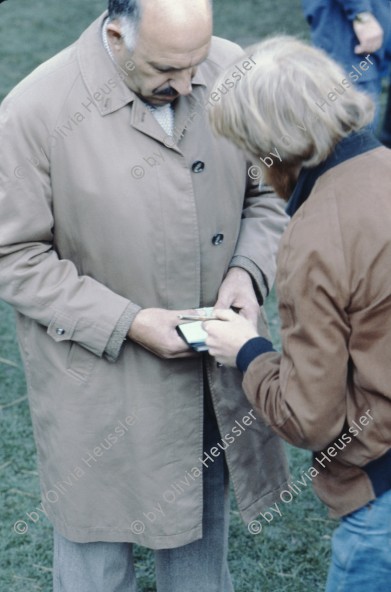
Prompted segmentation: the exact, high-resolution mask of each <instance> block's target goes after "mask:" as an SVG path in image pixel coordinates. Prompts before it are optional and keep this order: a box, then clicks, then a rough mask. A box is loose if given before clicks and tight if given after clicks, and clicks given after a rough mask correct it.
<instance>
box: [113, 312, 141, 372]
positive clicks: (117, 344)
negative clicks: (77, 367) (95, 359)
mask: <svg viewBox="0 0 391 592" xmlns="http://www.w3.org/2000/svg"><path fill="white" fill-rule="evenodd" d="M140 310H141V307H140V306H137V305H136V304H132V303H129V305H128V306H127V307H126V308H125V310H124V312H123V313H122V315H121V316H120V318H119V321H118V323H117V325H116V326H115V329H114V331H113V332H112V334H111V337H110V339H109V341H108V343H107V345H106V349H105V352H104V355H105V358H106V359H107V360H108V361H109V362H116V361H117V359H118V357H119V355H120V353H121V349H122V346H123V344H124V342H125V341H126V337H127V335H128V333H129V329H130V327H131V326H132V323H133V321H134V318H135V316H136V315H137V313H138V312H139V311H140Z"/></svg>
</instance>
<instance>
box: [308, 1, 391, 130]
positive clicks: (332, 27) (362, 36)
mask: <svg viewBox="0 0 391 592" xmlns="http://www.w3.org/2000/svg"><path fill="white" fill-rule="evenodd" d="M302 6H303V10H304V15H305V17H306V19H307V21H308V23H309V25H310V27H311V38H312V42H313V44H314V45H315V46H316V47H320V48H321V49H323V50H324V51H326V53H328V54H329V55H330V56H331V57H332V58H333V59H334V60H336V61H337V62H338V63H340V64H341V65H342V66H343V68H344V69H345V71H346V72H348V75H349V77H350V79H351V80H352V81H353V82H354V83H355V84H357V85H358V86H359V88H360V89H361V90H363V91H365V92H367V93H368V94H370V95H371V96H372V98H373V99H374V100H375V102H376V106H377V110H376V116H375V120H374V124H373V126H374V129H376V125H377V121H378V117H379V96H380V92H381V77H382V67H383V63H384V58H385V45H386V40H387V38H388V35H389V33H390V32H391V4H390V1H389V0H302ZM368 54H369V56H370V58H369V59H370V61H367V62H366V63H365V58H366V56H368ZM360 64H362V67H360Z"/></svg>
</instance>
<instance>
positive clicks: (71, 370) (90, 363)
mask: <svg viewBox="0 0 391 592" xmlns="http://www.w3.org/2000/svg"><path fill="white" fill-rule="evenodd" d="M96 362H97V357H96V355H95V354H92V353H91V352H89V351H88V350H86V349H85V348H84V347H81V346H80V345H78V344H77V343H76V342H73V343H72V344H71V347H70V350H69V353H68V359H67V367H66V371H67V374H69V375H70V376H72V377H73V378H75V379H76V380H78V381H79V382H87V380H88V379H89V377H90V376H91V373H92V371H93V369H94V366H95V364H96Z"/></svg>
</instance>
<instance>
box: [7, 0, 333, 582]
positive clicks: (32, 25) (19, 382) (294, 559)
mask: <svg viewBox="0 0 391 592" xmlns="http://www.w3.org/2000/svg"><path fill="white" fill-rule="evenodd" d="M214 4H215V15H216V18H215V21H216V22H215V30H216V34H218V35H222V36H225V37H227V38H230V39H232V40H235V41H240V42H242V43H243V44H247V43H252V42H254V41H256V40H257V39H259V38H261V37H263V36H265V35H268V34H272V33H276V32H287V33H293V34H301V35H303V36H306V35H307V30H306V25H305V23H304V20H303V18H302V15H301V12H300V1H299V0H281V1H280V2H275V1H274V0H261V1H260V0H242V1H241V2H235V1H233V0H215V3H214ZM104 7H105V2H104V1H103V0H88V1H86V0H84V2H82V3H81V2H79V0H67V2H61V1H60V0H52V1H51V2H47V1H46V0H34V2H31V0H8V1H7V2H5V3H1V4H0V55H1V62H0V99H2V98H3V97H4V96H5V95H6V94H7V92H8V91H9V90H10V89H11V88H12V87H13V86H14V85H15V84H16V83H17V82H18V81H19V80H20V79H22V78H23V77H24V76H25V75H26V74H27V73H29V72H30V71H31V70H32V69H33V68H34V67H35V66H36V65H37V64H39V63H41V62H42V61H44V60H45V59H47V58H49V57H50V56H51V55H53V54H55V53H56V52H57V51H59V50H60V49H62V48H63V47H65V46H66V45H67V44H69V43H71V42H72V41H73V40H74V39H75V38H77V36H78V35H79V34H80V32H81V31H82V30H83V29H84V28H85V27H86V26H87V25H88V24H89V22H91V21H92V20H93V19H94V18H95V17H96V16H98V15H99V14H100V12H102V11H103V9H104ZM268 309H269V316H270V320H271V325H272V329H273V334H274V339H275V341H276V343H278V321H277V317H276V307H275V301H274V299H273V298H271V299H270V301H269V303H268ZM0 358H1V359H0V420H1V432H0V433H1V436H0V478H1V480H0V529H1V537H0V589H1V590H7V592H22V591H23V592H33V591H42V592H50V590H51V583H50V582H51V527H50V524H49V523H48V521H47V519H46V518H45V517H44V516H43V515H39V518H38V519H37V518H36V516H35V515H34V514H33V513H32V512H35V511H36V508H37V506H38V505H39V483H38V476H37V470H36V454H35V447H34V442H33V436H32V428H31V421H30V416H29V409H28V403H27V399H26V387H25V381H24V374H23V369H22V366H21V361H20V358H19V354H18V349H17V345H16V339H15V331H14V321H13V313H12V311H11V309H10V308H9V307H8V306H7V305H5V304H3V303H0ZM288 452H289V456H290V462H291V469H292V478H293V479H292V480H293V482H295V481H296V479H299V478H300V477H301V475H302V473H303V471H305V470H306V469H308V468H309V467H310V466H311V464H312V463H311V458H310V455H309V453H307V452H304V451H299V450H294V449H292V448H290V447H289V448H288ZM301 487H302V489H303V491H302V492H301V493H300V494H298V495H297V497H295V498H294V499H293V500H292V501H291V502H290V503H286V504H281V506H282V508H281V509H282V511H283V515H282V516H281V517H276V518H275V519H274V520H273V522H271V523H270V524H268V525H267V524H266V523H265V522H263V530H262V532H261V533H260V534H259V535H256V536H255V535H251V534H250V533H249V532H248V531H247V529H246V527H245V525H243V524H242V522H241V521H240V519H239V516H238V512H237V510H236V508H235V506H234V504H233V507H232V523H231V536H230V551H229V559H230V565H231V570H232V574H233V579H234V583H235V589H236V592H302V591H303V590H306V591H308V592H318V591H319V592H320V591H321V590H322V589H323V585H324V582H325V578H326V571H327V563H328V560H329V544H330V533H331V531H332V529H333V527H334V523H333V522H332V521H330V520H328V519H327V516H326V511H325V509H324V508H323V507H322V506H321V504H320V502H319V501H318V500H317V499H316V498H315V496H314V495H313V493H312V492H311V490H310V488H309V487H306V488H303V486H301ZM26 512H28V513H30V515H31V516H32V518H34V519H35V520H36V522H35V523H33V521H32V519H27V518H26ZM37 515H38V514H37ZM18 520H24V521H25V522H26V524H27V523H28V526H29V530H28V532H27V533H25V534H17V533H16V532H15V531H14V529H13V525H14V524H15V522H16V521H18ZM21 528H22V529H23V528H24V527H23V524H21ZM136 564H137V571H138V576H139V585H140V592H153V591H154V585H153V563H152V559H151V554H150V553H149V552H148V551H147V550H145V549H141V548H139V549H137V553H136ZM201 592H207V591H201Z"/></svg>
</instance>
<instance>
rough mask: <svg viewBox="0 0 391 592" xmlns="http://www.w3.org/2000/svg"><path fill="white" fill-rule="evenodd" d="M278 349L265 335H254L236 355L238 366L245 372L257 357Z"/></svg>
mask: <svg viewBox="0 0 391 592" xmlns="http://www.w3.org/2000/svg"><path fill="white" fill-rule="evenodd" d="M274 351H276V350H275V349H274V347H273V344H272V342H271V341H269V340H268V339H265V338H264V337H253V339H249V340H248V341H247V342H246V343H245V344H244V345H243V346H242V347H241V349H240V350H239V353H238V355H237V357H236V366H237V367H238V368H239V370H240V371H241V372H243V374H244V373H245V372H246V370H247V368H248V367H249V365H250V364H251V362H252V361H253V360H255V358H257V357H258V356H260V355H262V354H266V353H267V352H274Z"/></svg>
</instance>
